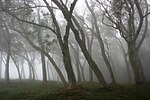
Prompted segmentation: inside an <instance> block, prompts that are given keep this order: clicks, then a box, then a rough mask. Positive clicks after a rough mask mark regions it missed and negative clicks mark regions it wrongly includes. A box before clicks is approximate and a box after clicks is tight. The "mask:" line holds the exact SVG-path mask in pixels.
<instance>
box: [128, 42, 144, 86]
mask: <svg viewBox="0 0 150 100" xmlns="http://www.w3.org/2000/svg"><path fill="white" fill-rule="evenodd" d="M128 49H129V60H130V63H131V66H132V69H133V73H134V80H135V83H136V84H137V85H140V84H143V83H144V80H145V76H144V72H143V66H142V63H141V60H140V58H139V56H138V51H137V50H136V48H135V46H134V45H133V44H132V43H128Z"/></svg>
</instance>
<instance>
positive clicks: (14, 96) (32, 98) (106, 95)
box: [0, 80, 150, 100]
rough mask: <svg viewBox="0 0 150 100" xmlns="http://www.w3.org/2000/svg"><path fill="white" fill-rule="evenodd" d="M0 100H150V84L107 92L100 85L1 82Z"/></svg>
mask: <svg viewBox="0 0 150 100" xmlns="http://www.w3.org/2000/svg"><path fill="white" fill-rule="evenodd" d="M0 100H150V84H149V83H147V84H144V85H139V86H137V85H110V89H109V90H108V89H107V90H106V89H104V88H102V87H100V85H99V84H98V83H89V82H84V83H81V84H80V85H79V86H78V87H76V88H74V89H72V90H70V89H67V88H63V86H62V84H61V83H59V82H56V81H50V82H48V84H45V85H43V84H42V82H41V81H27V80H25V81H22V83H21V84H20V83H19V82H16V81H11V84H10V85H6V84H5V83H4V82H2V81H0Z"/></svg>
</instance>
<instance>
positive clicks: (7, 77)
mask: <svg viewBox="0 0 150 100" xmlns="http://www.w3.org/2000/svg"><path fill="white" fill-rule="evenodd" d="M9 61H10V44H9V45H8V50H7V59H6V69H5V79H6V83H7V84H9V83H10V79H9Z"/></svg>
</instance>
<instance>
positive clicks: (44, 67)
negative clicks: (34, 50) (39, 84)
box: [41, 52, 47, 83]
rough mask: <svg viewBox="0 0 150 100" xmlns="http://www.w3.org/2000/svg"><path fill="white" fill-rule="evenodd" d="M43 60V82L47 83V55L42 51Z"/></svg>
mask: <svg viewBox="0 0 150 100" xmlns="http://www.w3.org/2000/svg"><path fill="white" fill-rule="evenodd" d="M41 61H42V72H43V83H47V73H46V65H45V55H44V53H43V52H41Z"/></svg>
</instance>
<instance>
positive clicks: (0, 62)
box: [0, 53, 3, 79]
mask: <svg viewBox="0 0 150 100" xmlns="http://www.w3.org/2000/svg"><path fill="white" fill-rule="evenodd" d="M0 55H1V57H0V79H1V78H2V61H3V56H2V53H1V54H0Z"/></svg>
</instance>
